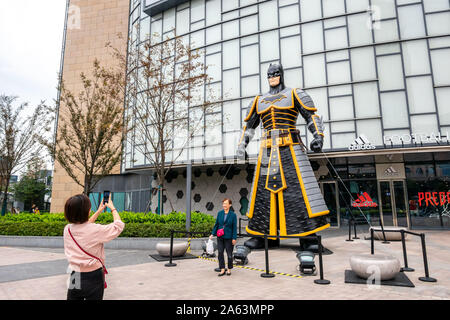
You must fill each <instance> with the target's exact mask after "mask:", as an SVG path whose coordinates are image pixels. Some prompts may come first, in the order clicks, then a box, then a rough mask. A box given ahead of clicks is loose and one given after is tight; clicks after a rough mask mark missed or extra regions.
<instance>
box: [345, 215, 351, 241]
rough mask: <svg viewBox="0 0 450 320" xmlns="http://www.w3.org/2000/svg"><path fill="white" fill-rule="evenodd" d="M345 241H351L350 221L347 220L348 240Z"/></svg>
mask: <svg viewBox="0 0 450 320" xmlns="http://www.w3.org/2000/svg"><path fill="white" fill-rule="evenodd" d="M345 241H353V240H352V220H351V219H349V220H348V239H347V240H345Z"/></svg>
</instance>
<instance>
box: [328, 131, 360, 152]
mask: <svg viewBox="0 0 450 320" xmlns="http://www.w3.org/2000/svg"><path fill="white" fill-rule="evenodd" d="M355 138H356V137H355V134H354V133H337V134H333V149H343V148H345V149H347V148H348V146H349V145H351V144H352V143H353V141H355Z"/></svg>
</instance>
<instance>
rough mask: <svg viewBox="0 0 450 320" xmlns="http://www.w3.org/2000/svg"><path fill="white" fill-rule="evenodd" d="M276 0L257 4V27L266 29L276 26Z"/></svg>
mask: <svg viewBox="0 0 450 320" xmlns="http://www.w3.org/2000/svg"><path fill="white" fill-rule="evenodd" d="M274 12H277V3H276V1H269V2H265V3H262V4H260V5H259V27H260V29H261V30H267V29H271V28H276V27H278V15H277V14H274Z"/></svg>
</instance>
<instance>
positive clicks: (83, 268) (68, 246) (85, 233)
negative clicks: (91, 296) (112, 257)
mask: <svg viewBox="0 0 450 320" xmlns="http://www.w3.org/2000/svg"><path fill="white" fill-rule="evenodd" d="M124 227H125V223H123V222H122V221H118V220H117V221H114V222H113V223H110V224H108V225H101V224H97V223H90V222H85V223H82V224H68V225H66V227H65V228H64V253H65V254H66V257H67V260H69V266H70V268H71V269H72V270H73V271H77V272H90V271H94V270H97V269H98V268H101V267H102V264H101V263H100V262H99V261H98V260H97V259H94V258H91V257H90V256H88V255H87V254H85V253H84V252H83V251H81V250H80V248H79V247H78V246H77V245H76V243H75V242H74V241H73V240H72V238H71V237H70V234H69V231H68V230H67V228H70V232H71V233H72V236H73V237H74V238H75V240H76V241H77V242H78V244H79V245H80V246H81V247H82V248H83V250H84V251H86V252H88V253H90V254H91V255H93V256H96V257H97V258H99V259H101V260H102V261H103V263H105V250H104V248H103V243H105V242H108V241H111V240H113V239H114V238H117V237H118V236H119V234H120V233H121V232H122V230H123V228H124Z"/></svg>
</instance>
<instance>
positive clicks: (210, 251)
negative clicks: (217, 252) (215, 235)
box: [206, 239, 214, 254]
mask: <svg viewBox="0 0 450 320" xmlns="http://www.w3.org/2000/svg"><path fill="white" fill-rule="evenodd" d="M206 253H207V254H214V243H213V241H212V240H211V239H209V240H208V242H207V243H206Z"/></svg>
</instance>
